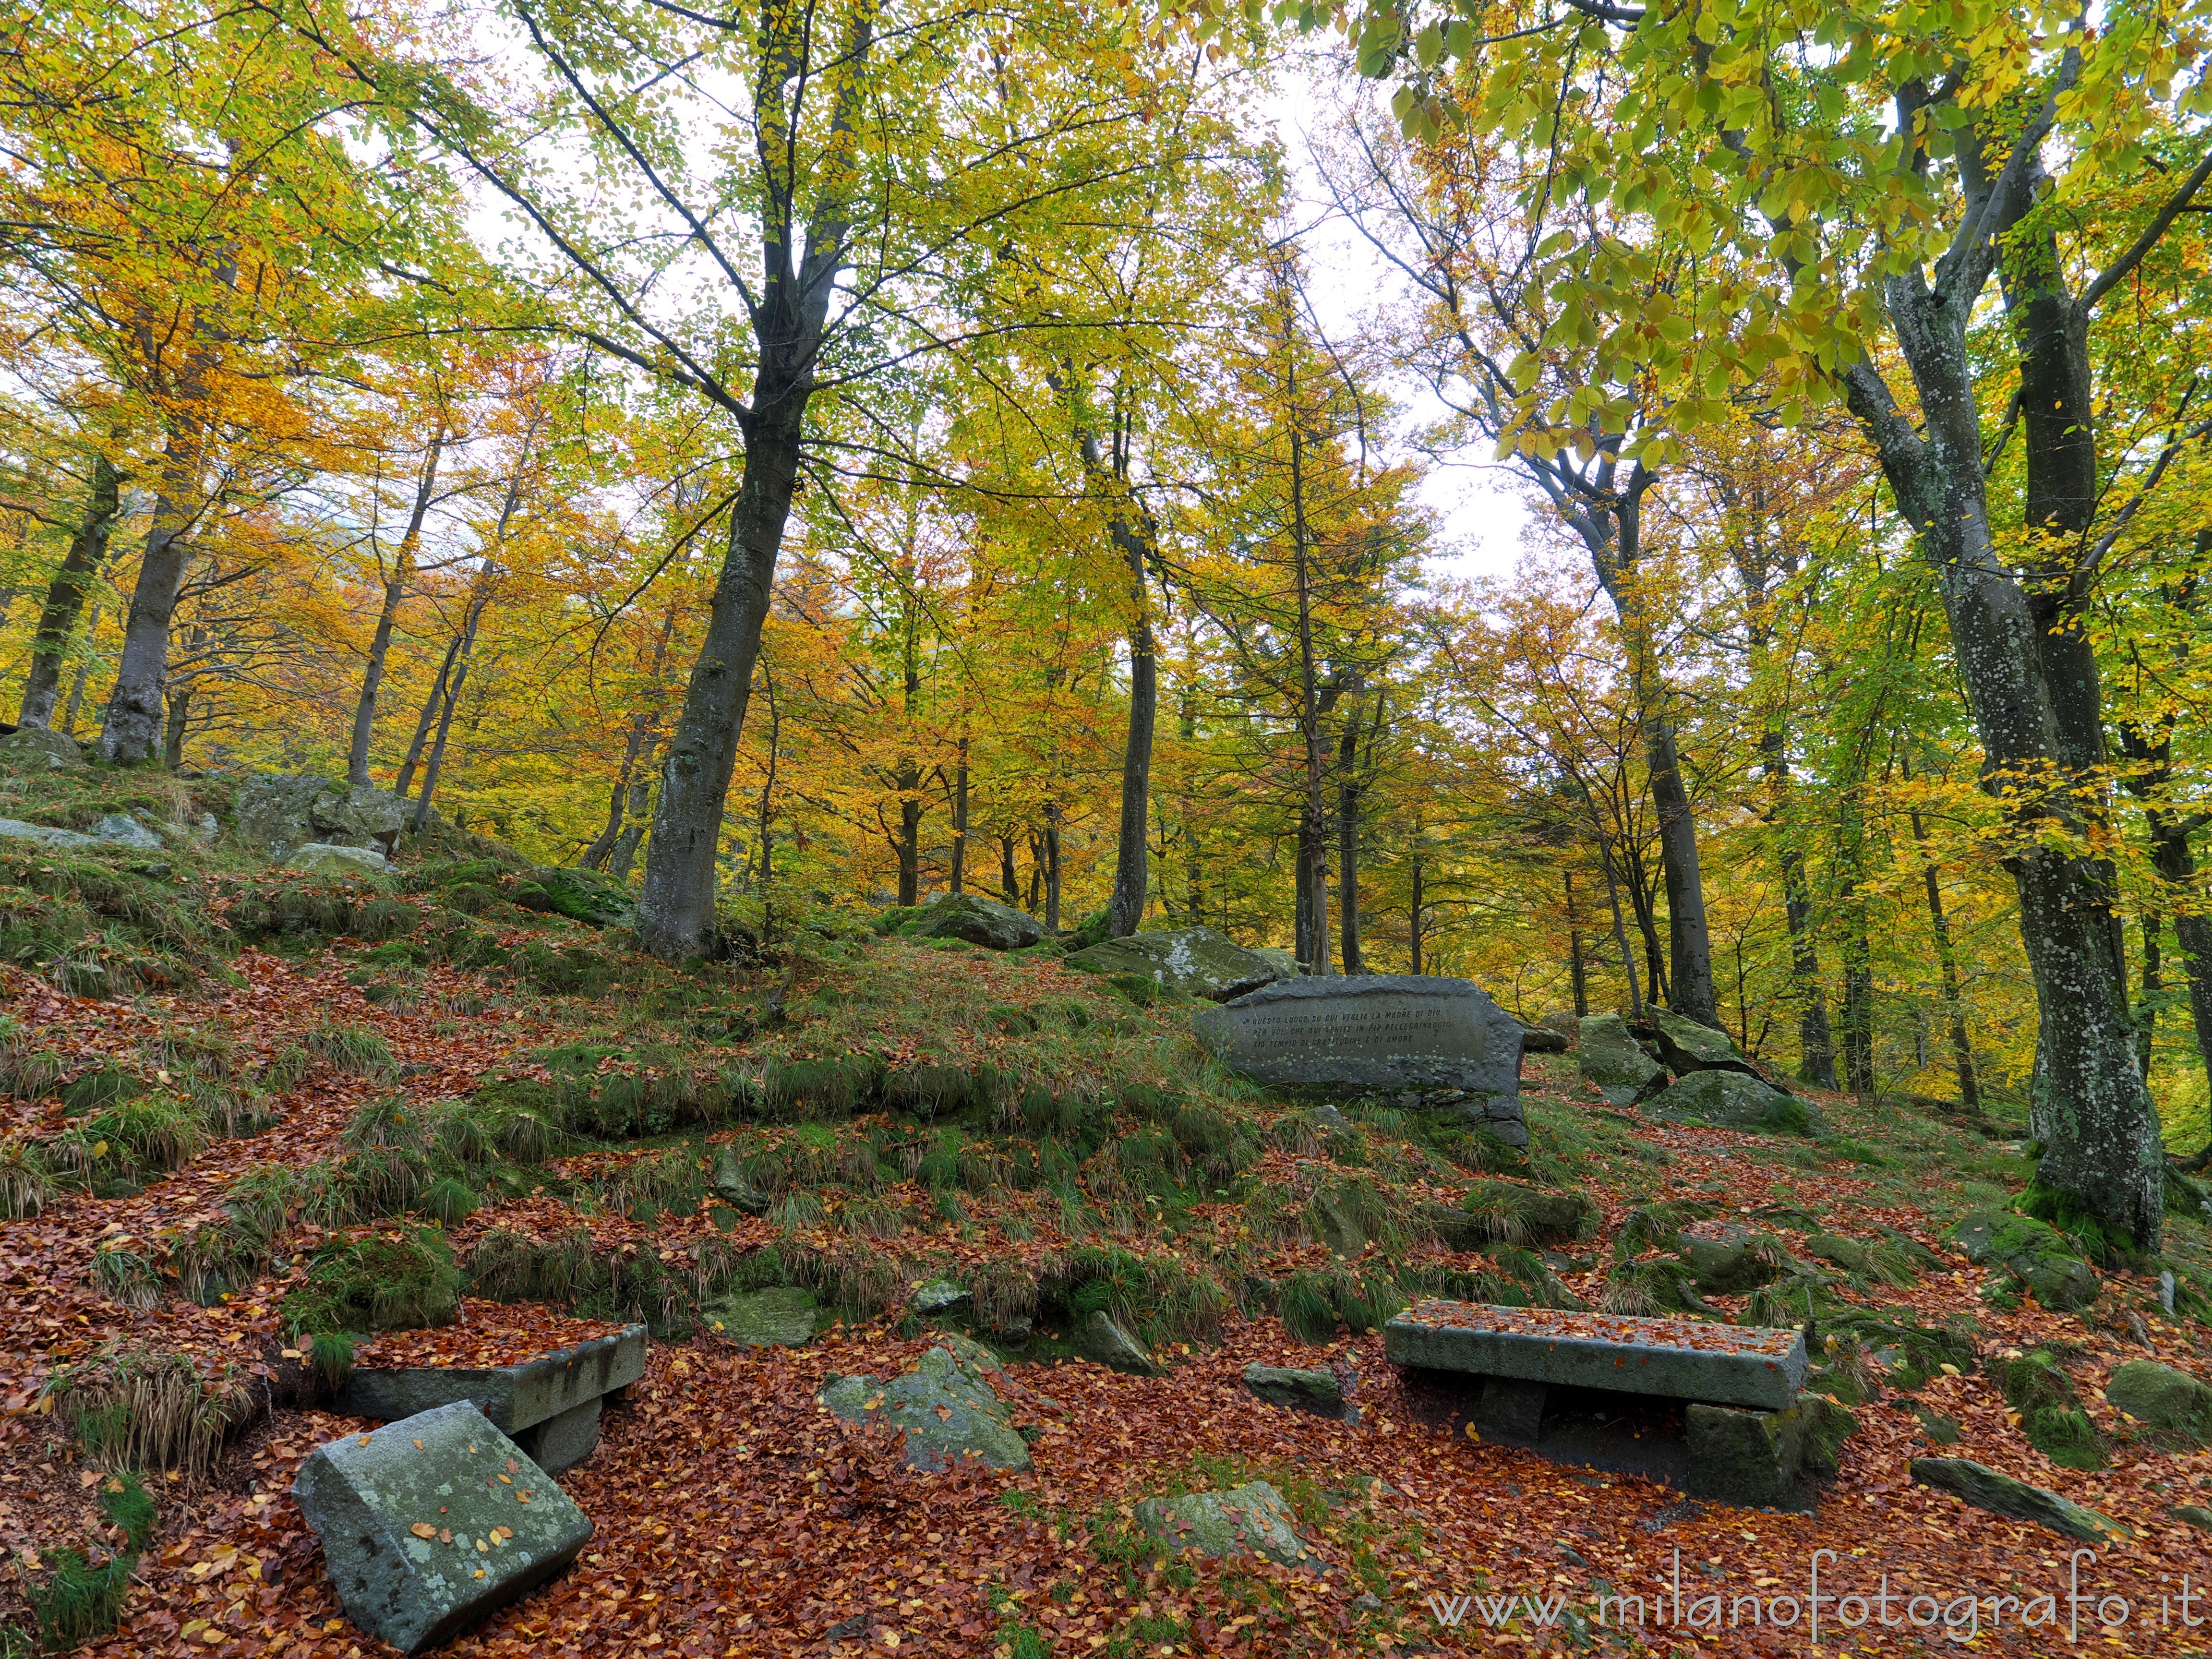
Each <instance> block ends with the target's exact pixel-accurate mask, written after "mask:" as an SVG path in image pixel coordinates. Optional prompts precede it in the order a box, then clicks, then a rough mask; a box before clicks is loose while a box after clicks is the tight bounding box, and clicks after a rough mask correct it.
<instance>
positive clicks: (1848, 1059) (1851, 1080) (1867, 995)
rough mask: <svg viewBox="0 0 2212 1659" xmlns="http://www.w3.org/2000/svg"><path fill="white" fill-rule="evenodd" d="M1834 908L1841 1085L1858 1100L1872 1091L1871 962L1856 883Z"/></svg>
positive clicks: (1863, 908)
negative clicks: (1839, 964) (1838, 927)
mask: <svg viewBox="0 0 2212 1659" xmlns="http://www.w3.org/2000/svg"><path fill="white" fill-rule="evenodd" d="M1837 908H1838V911H1840V912H1841V914H1842V917H1843V923H1844V1042H1843V1048H1844V1087H1845V1088H1846V1089H1848V1090H1850V1091H1851V1093H1853V1094H1854V1095H1857V1097H1859V1098H1860V1099H1862V1100H1871V1099H1872V1098H1873V1097H1874V1094H1875V1075H1874V961H1873V957H1872V952H1871V948H1870V941H1869V939H1868V938H1867V907H1866V900H1865V898H1864V897H1863V896H1862V895H1861V894H1860V893H1859V892H1858V890H1857V884H1856V883H1846V884H1845V885H1844V890H1843V891H1842V892H1841V893H1840V894H1839V895H1838V902H1837Z"/></svg>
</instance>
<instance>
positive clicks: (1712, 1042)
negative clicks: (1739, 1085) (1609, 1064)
mask: <svg viewBox="0 0 2212 1659" xmlns="http://www.w3.org/2000/svg"><path fill="white" fill-rule="evenodd" d="M1645 1018H1648V1019H1649V1020H1650V1022H1651V1030H1652V1034H1653V1040H1654V1041H1655V1042H1657V1043H1658V1045H1659V1058H1660V1060H1662V1062H1663V1063H1664V1064H1665V1065H1666V1067H1667V1069H1668V1071H1670V1072H1672V1073H1674V1075H1675V1076H1676V1077H1686V1076H1688V1075H1689V1074H1690V1073H1692V1072H1736V1073H1741V1075H1743V1076H1745V1077H1759V1068H1758V1067H1757V1066H1753V1064H1752V1063H1751V1062H1750V1061H1749V1060H1746V1059H1745V1058H1744V1057H1743V1051H1742V1050H1741V1049H1740V1048H1737V1047H1736V1046H1735V1038H1734V1037H1732V1036H1729V1034H1728V1033H1727V1032H1726V1031H1723V1030H1719V1029H1717V1027H1714V1026H1711V1025H1706V1024H1702V1023H1700V1022H1699V1021H1697V1020H1694V1019H1692V1018H1690V1017H1689V1016H1688V1015H1686V1014H1678V1013H1676V1012H1674V1010H1673V1009H1671V1008H1653V1009H1651V1010H1650V1011H1649V1012H1647V1014H1646V1016H1645ZM1759 1080H1760V1081H1761V1082H1765V1081H1766V1079H1764V1078H1760V1079H1759ZM1776 1092H1778V1093H1779V1092H1780V1091H1776Z"/></svg>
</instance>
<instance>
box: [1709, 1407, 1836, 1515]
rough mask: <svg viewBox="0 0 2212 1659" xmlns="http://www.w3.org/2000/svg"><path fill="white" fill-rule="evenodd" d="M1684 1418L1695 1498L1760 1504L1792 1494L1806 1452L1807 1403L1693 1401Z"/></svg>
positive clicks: (1774, 1502) (1755, 1506)
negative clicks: (1757, 1405) (1774, 1407)
mask: <svg viewBox="0 0 2212 1659" xmlns="http://www.w3.org/2000/svg"><path fill="white" fill-rule="evenodd" d="M1683 1417H1684V1421H1685V1424H1686V1427H1687V1429H1688V1431H1689V1449H1690V1458H1689V1467H1688V1475H1689V1478H1688V1480H1687V1481H1686V1483H1685V1484H1686V1487H1687V1489H1688V1491H1689V1493H1690V1495H1691V1496H1692V1498H1712V1499H1714V1500H1715V1501H1717V1502H1719V1503H1723V1504H1739V1505H1741V1506H1743V1507H1746V1508H1760V1507H1764V1506H1767V1505H1771V1504H1779V1503H1781V1502H1782V1501H1783V1500H1784V1499H1785V1498H1788V1497H1789V1496H1790V1487H1791V1486H1793V1485H1794V1484H1795V1483H1796V1479H1797V1470H1798V1467H1799V1464H1800V1462H1801V1461H1802V1456H1803V1453H1804V1443H1805V1428H1806V1424H1807V1412H1806V1409H1805V1407H1804V1406H1803V1405H1802V1403H1799V1404H1793V1405H1790V1406H1787V1407H1784V1408H1783V1409H1782V1410H1780V1411H1772V1412H1761V1411H1744V1410H1741V1409H1739V1408H1737V1407H1731V1406H1707V1405H1704V1404H1700V1403H1698V1402H1695V1401H1692V1403H1691V1404H1690V1405H1689V1406H1688V1407H1686V1408H1685V1409H1684V1413H1683Z"/></svg>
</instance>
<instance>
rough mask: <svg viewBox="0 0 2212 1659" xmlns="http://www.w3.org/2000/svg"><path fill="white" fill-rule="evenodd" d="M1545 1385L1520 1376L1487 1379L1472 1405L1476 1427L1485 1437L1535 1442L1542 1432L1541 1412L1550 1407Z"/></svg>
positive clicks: (1547, 1389)
mask: <svg viewBox="0 0 2212 1659" xmlns="http://www.w3.org/2000/svg"><path fill="white" fill-rule="evenodd" d="M1551 1397H1552V1390H1551V1386H1550V1385H1549V1384H1548V1383H1532V1382H1529V1381H1528V1379H1527V1378H1525V1377H1519V1376H1486V1377H1485V1378H1483V1380H1482V1395H1481V1397H1480V1399H1478V1400H1477V1401H1476V1402H1475V1407H1474V1421H1475V1423H1476V1425H1478V1426H1479V1427H1480V1429H1481V1430H1482V1431H1484V1432H1485V1433H1486V1434H1502V1435H1510V1436H1512V1437H1515V1438H1516V1439H1521V1440H1534V1439H1536V1438H1538V1437H1540V1436H1541V1435H1542V1433H1543V1432H1544V1408H1545V1407H1547V1406H1548V1405H1549V1404H1550V1403H1551Z"/></svg>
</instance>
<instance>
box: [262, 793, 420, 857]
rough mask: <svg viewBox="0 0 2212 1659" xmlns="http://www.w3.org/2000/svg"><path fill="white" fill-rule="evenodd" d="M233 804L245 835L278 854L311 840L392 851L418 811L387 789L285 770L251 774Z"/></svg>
mask: <svg viewBox="0 0 2212 1659" xmlns="http://www.w3.org/2000/svg"><path fill="white" fill-rule="evenodd" d="M230 805H231V818H232V822H233V823H234V824H235V826H236V828H237V831H238V838H239V840H240V841H241V842H244V843H245V844H246V846H248V847H250V848H253V849H254V850H255V851H256V852H258V853H263V854H266V855H268V856H269V857H270V858H273V859H281V858H283V856H284V855H285V854H287V853H289V852H290V851H292V849H293V848H296V847H299V846H301V845H303V844H304V843H306V842H319V843H320V844H322V845H325V846H330V847H371V846H374V847H375V848H378V849H379V850H380V851H381V852H386V853H389V852H390V851H391V850H392V844H393V843H394V842H397V841H398V838H399V832H400V830H401V829H404V828H405V827H406V823H407V820H408V817H409V814H410V811H412V808H410V805H408V803H407V802H405V801H404V800H401V799H399V797H398V796H397V795H395V794H393V793H392V792H391V791H389V790H387V789H377V788H374V787H369V786H368V785H362V786H361V787H354V788H349V787H347V786H346V785H344V784H343V783H338V782H335V781H332V780H331V779H329V778H319V777H313V776H293V775H288V774H285V773H281V772H262V773H257V774H256V775H254V776H252V777H250V778H248V779H247V780H246V781H245V782H244V783H241V784H240V785H239V787H238V790H237V793H234V795H233V796H232V797H231V803H230Z"/></svg>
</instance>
